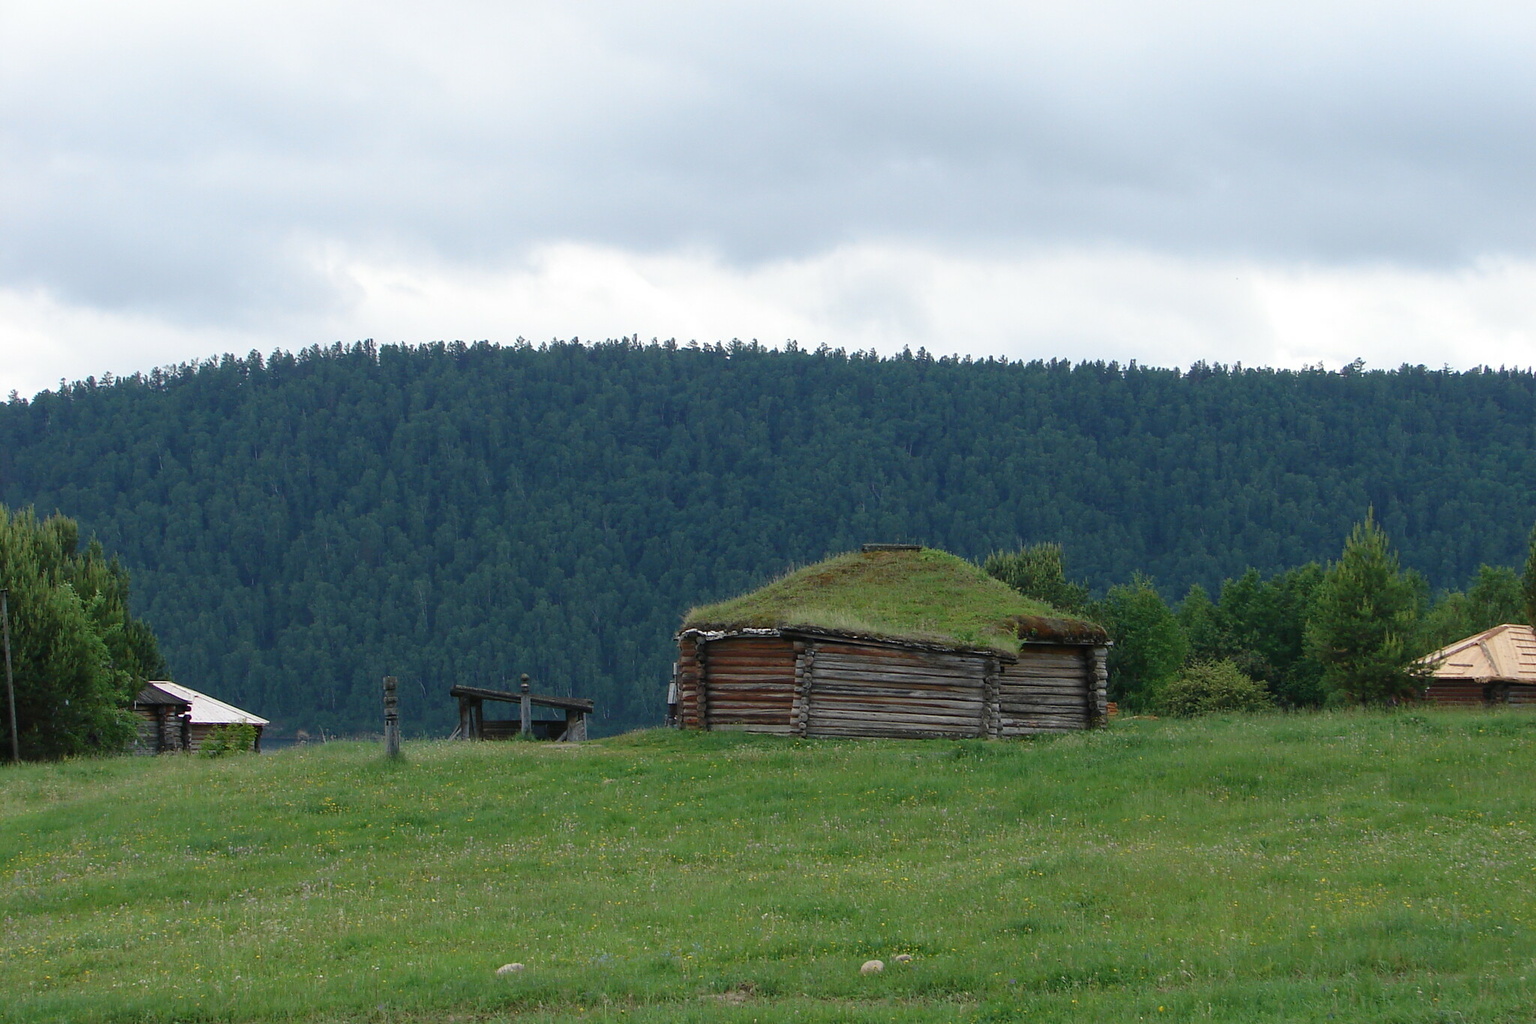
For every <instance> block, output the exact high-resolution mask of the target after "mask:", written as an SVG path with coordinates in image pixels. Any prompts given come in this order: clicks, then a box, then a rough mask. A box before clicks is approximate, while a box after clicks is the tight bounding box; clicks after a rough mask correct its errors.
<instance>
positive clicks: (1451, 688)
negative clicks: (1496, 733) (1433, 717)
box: [1417, 622, 1536, 707]
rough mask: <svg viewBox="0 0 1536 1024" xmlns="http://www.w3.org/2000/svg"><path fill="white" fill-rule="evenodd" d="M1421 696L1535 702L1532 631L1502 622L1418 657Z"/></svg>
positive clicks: (1475, 702) (1445, 700) (1468, 702)
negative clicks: (1423, 675) (1424, 673)
mask: <svg viewBox="0 0 1536 1024" xmlns="http://www.w3.org/2000/svg"><path fill="white" fill-rule="evenodd" d="M1417 664H1418V665H1419V666H1420V667H1421V668H1423V669H1425V670H1426V671H1427V672H1428V678H1427V680H1426V686H1425V687H1424V699H1425V700H1427V701H1429V702H1431V703H1434V704H1442V705H1445V706H1448V707H1456V706H1461V707H1482V706H1484V705H1487V704H1516V705H1519V704H1526V705H1536V631H1533V630H1532V629H1531V627H1530V626H1526V625H1523V624H1519V623H1512V622H1506V623H1504V624H1503V625H1501V626H1494V627H1493V628H1492V629H1486V630H1484V631H1483V632H1481V633H1478V634H1476V635H1475V636H1469V637H1467V638H1466V639H1464V640H1458V641H1456V642H1455V643H1453V644H1448V645H1446V646H1445V647H1442V648H1440V649H1439V650H1438V651H1433V652H1431V653H1429V654H1426V655H1425V656H1424V657H1422V658H1420V659H1419V660H1418V662H1417Z"/></svg>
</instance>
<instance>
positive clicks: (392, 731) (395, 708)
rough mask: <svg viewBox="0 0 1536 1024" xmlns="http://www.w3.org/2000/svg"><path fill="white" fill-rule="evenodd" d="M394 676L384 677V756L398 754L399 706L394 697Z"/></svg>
mask: <svg viewBox="0 0 1536 1024" xmlns="http://www.w3.org/2000/svg"><path fill="white" fill-rule="evenodd" d="M395 687H396V682H395V677H394V676H385V677H384V756H385V757H399V756H400V708H399V704H398V701H397V700H396V697H395Z"/></svg>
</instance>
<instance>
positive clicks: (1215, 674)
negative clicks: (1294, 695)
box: [1159, 661, 1275, 718]
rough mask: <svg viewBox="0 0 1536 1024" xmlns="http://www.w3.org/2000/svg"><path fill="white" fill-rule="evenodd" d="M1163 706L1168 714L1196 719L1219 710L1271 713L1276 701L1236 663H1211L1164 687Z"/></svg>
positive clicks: (1193, 668)
mask: <svg viewBox="0 0 1536 1024" xmlns="http://www.w3.org/2000/svg"><path fill="white" fill-rule="evenodd" d="M1159 703H1160V705H1161V708H1162V710H1163V712H1164V713H1165V714H1169V715H1178V716H1180V717H1183V718H1192V717H1194V716H1195V715H1208V714H1211V713H1213V712H1217V711H1267V710H1269V709H1270V708H1272V707H1274V706H1275V698H1274V697H1272V696H1271V695H1270V693H1269V691H1268V690H1266V689H1265V688H1264V684H1263V683H1258V682H1255V681H1254V680H1252V679H1250V678H1248V677H1247V676H1245V675H1243V673H1242V671H1241V670H1239V669H1238V667H1237V666H1236V665H1235V664H1233V663H1232V662H1230V661H1207V662H1201V663H1199V664H1196V665H1190V666H1188V667H1186V668H1184V669H1183V670H1181V671H1180V672H1179V674H1178V675H1177V676H1175V677H1174V678H1173V680H1172V681H1171V682H1169V683H1168V684H1167V685H1166V686H1165V687H1163V692H1162V694H1161V695H1160V697H1159Z"/></svg>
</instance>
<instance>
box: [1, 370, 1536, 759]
mask: <svg viewBox="0 0 1536 1024" xmlns="http://www.w3.org/2000/svg"><path fill="white" fill-rule="evenodd" d="M1533 495H1536V378H1533V377H1532V375H1531V374H1530V373H1525V372H1505V371H1481V372H1470V373H1454V372H1449V371H1428V370H1425V369H1422V368H1404V369H1402V370H1399V371H1394V372H1374V371H1373V372H1358V371H1356V372H1346V373H1329V372H1324V371H1321V370H1309V371H1302V372H1286V371H1273V370H1238V369H1227V368H1221V367H1205V366H1197V367H1195V368H1194V369H1192V370H1190V371H1188V372H1183V373H1181V372H1178V371H1174V370H1161V369H1146V368H1142V367H1136V366H1134V365H1133V366H1130V367H1121V366H1116V365H1114V364H1108V365H1106V364H1102V363H1086V364H1078V365H1075V366H1074V365H1071V364H1068V363H1065V362H1052V363H1039V362H1035V363H1029V364H1027V365H1026V364H1018V363H1013V364H1007V363H999V362H992V361H985V362H975V361H970V360H956V359H931V358H928V357H927V356H926V355H924V354H921V353H920V354H919V355H917V356H910V355H903V356H901V357H897V358H892V359H885V360H882V359H878V358H876V357H874V356H872V355H870V356H866V355H860V354H854V355H847V354H845V353H843V352H841V351H827V350H821V351H817V352H806V351H798V350H795V351H788V352H775V351H768V350H765V349H762V348H759V347H757V346H755V345H741V344H733V345H729V346H724V347H705V348H692V347H688V348H680V347H676V346H672V345H660V346H658V345H648V346H642V345H638V344H633V343H627V342H622V343H607V344H598V345H586V344H576V343H565V344H552V345H549V346H541V347H537V348H535V347H529V346H526V345H519V346H516V347H508V348H502V347H497V346H493V345H487V344H476V345H469V346H465V345H461V344H453V345H436V346H428V347H422V348H402V347H392V346H383V347H377V348H376V347H375V346H373V345H372V344H363V345H357V346H353V347H351V348H342V347H340V346H335V347H333V348H331V349H329V350H323V349H319V348H311V349H309V350H306V351H302V352H300V353H298V354H297V355H291V354H287V353H277V354H274V355H273V356H272V357H271V358H267V359H264V358H262V357H260V356H258V355H256V354H252V355H251V356H249V357H247V358H244V359H239V358H233V357H225V358H223V359H220V360H216V361H209V362H206V363H202V364H199V365H189V366H182V367H178V368H174V369H171V370H168V371H164V372H161V371H157V372H156V373H154V374H152V375H149V376H142V377H134V378H128V379H118V380H108V381H90V380H88V381H86V382H84V383H78V384H75V385H72V386H69V387H65V388H62V389H61V390H60V392H57V393H54V392H44V393H42V394H40V395H38V396H36V397H35V398H33V399H31V400H30V401H29V400H25V399H17V398H13V399H12V401H11V402H10V403H9V404H8V405H6V406H3V407H0V501H3V502H4V503H6V504H8V505H11V506H13V507H16V506H25V505H35V506H36V508H37V510H38V511H39V512H51V511H54V510H58V511H62V512H64V513H66V514H68V515H71V516H74V517H75V518H77V519H78V520H79V522H80V525H81V528H82V531H83V532H84V533H85V534H87V535H89V534H92V533H94V534H95V535H96V536H98V537H99V538H100V539H101V540H102V542H103V543H104V544H105V545H106V547H107V549H108V550H110V551H114V552H116V553H118V554H119V555H120V556H121V558H122V559H123V561H124V563H125V564H126V565H127V566H128V567H129V568H130V570H131V571H132V573H133V587H134V594H135V598H136V603H137V605H138V608H137V610H138V611H139V612H140V613H141V614H142V615H143V616H144V617H145V618H147V619H148V621H149V622H150V624H151V625H152V626H153V627H154V628H155V630H156V631H157V632H158V634H159V636H160V639H161V645H162V648H163V650H164V653H165V655H166V657H167V659H168V661H169V663H170V665H171V669H172V674H173V676H174V677H175V678H176V679H178V680H180V681H182V682H184V683H186V684H188V685H191V686H194V687H196V688H199V689H206V690H209V691H211V692H214V693H216V694H218V695H220V696H223V697H225V698H227V699H230V700H232V701H234V702H235V703H238V704H241V705H244V706H248V707H250V708H252V709H253V710H257V711H259V712H260V713H262V714H264V715H266V716H267V717H269V718H272V719H274V721H275V723H276V725H277V727H278V728H279V729H282V730H292V729H296V728H306V729H309V730H311V731H313V730H315V729H317V728H326V729H329V730H350V729H355V728H365V727H369V726H372V725H373V724H374V723H375V721H376V720H377V718H378V712H377V707H378V696H377V695H378V686H379V678H380V677H381V676H383V675H384V674H386V673H392V674H395V675H397V676H400V677H401V679H402V687H403V699H402V716H403V718H404V721H405V724H406V726H407V729H408V730H409V731H412V732H419V731H434V732H438V733H446V732H447V731H448V729H450V728H451V727H452V722H453V709H452V706H451V701H450V699H449V698H448V697H447V695H446V691H447V688H448V687H449V686H450V685H451V684H452V683H454V682H465V683H473V684H479V685H498V684H500V683H502V682H503V681H504V680H508V679H512V678H514V677H515V675H516V674H517V673H519V672H525V671H526V672H529V673H530V674H532V675H533V677H534V678H535V680H536V682H535V688H536V689H548V690H552V691H555V692H575V693H577V694H579V695H583V696H591V697H594V698H596V699H597V701H598V706H599V709H600V715H603V716H606V720H605V721H602V722H600V723H599V724H600V726H602V727H603V728H605V730H609V731H611V730H612V729H615V728H618V727H621V726H628V725H635V724H645V723H654V722H657V721H659V719H660V717H661V713H662V708H661V699H662V697H661V695H662V693H663V691H664V686H665V682H666V679H667V677H668V675H669V671H670V664H671V660H672V645H671V635H672V633H673V631H674V629H675V628H676V626H677V624H678V622H679V620H680V618H681V616H682V614H683V613H684V612H685V611H686V610H687V609H688V607H689V606H691V605H694V604H699V603H703V602H706V601H713V600H718V599H721V598H724V597H727V596H730V595H731V594H733V593H736V592H739V591H742V590H745V589H747V588H749V587H753V586H756V585H758V584H760V583H762V582H764V581H765V580H767V579H768V578H770V577H772V576H774V575H776V574H778V573H780V572H782V571H784V570H785V569H787V568H789V567H790V566H792V565H795V564H803V563H805V562H807V561H810V560H813V559H817V558H820V557H822V556H823V555H826V554H828V553H831V552H836V551H841V550H846V549H848V548H851V547H854V546H856V545H857V544H859V543H861V542H863V541H868V540H880V541H895V540H920V541H922V542H924V543H927V544H931V545H934V546H937V547H943V548H947V549H949V550H951V551H954V552H956V553H958V554H962V555H965V556H969V557H979V556H981V555H984V554H986V553H987V552H989V551H991V550H994V549H997V548H1002V547H1013V546H1016V545H1018V544H1019V543H1020V542H1021V541H1041V540H1059V541H1060V542H1061V543H1062V544H1063V545H1064V547H1065V551H1066V557H1067V564H1068V568H1069V571H1071V573H1072V574H1073V575H1074V576H1077V577H1080V578H1082V579H1083V580H1085V581H1086V582H1088V583H1090V584H1091V585H1093V586H1094V587H1095V589H1098V590H1102V589H1103V588H1104V587H1105V586H1107V585H1108V584H1110V583H1113V582H1119V581H1124V580H1126V579H1128V578H1129V577H1130V576H1131V574H1132V573H1133V572H1135V571H1137V570H1141V571H1145V572H1148V573H1150V574H1152V576H1153V577H1154V578H1155V579H1156V581H1157V583H1158V584H1159V586H1160V587H1161V588H1162V589H1163V591H1164V592H1165V594H1167V595H1169V596H1170V597H1176V596H1178V595H1180V594H1182V593H1183V591H1184V589H1185V588H1186V587H1187V586H1188V585H1189V584H1190V583H1193V582H1201V583H1204V584H1206V585H1207V586H1208V587H1212V588H1213V589H1214V587H1215V586H1216V585H1217V584H1218V583H1219V582H1220V581H1221V580H1222V579H1223V578H1225V577H1229V576H1233V575H1236V574H1238V573H1240V572H1241V571H1242V570H1243V569H1244V568H1245V567H1248V566H1254V567H1257V568H1258V569H1260V570H1261V571H1264V572H1266V573H1268V572H1271V571H1274V570H1278V569H1281V568H1285V567H1289V566H1293V565H1296V564H1299V563H1302V562H1305V561H1308V560H1313V559H1317V560H1323V559H1328V558H1332V557H1335V556H1336V555H1337V553H1338V551H1339V548H1340V545H1341V543H1342V540H1343V538H1344V535H1345V534H1346V532H1347V531H1348V529H1349V527H1350V524H1351V523H1353V522H1355V521H1356V520H1358V519H1360V518H1361V517H1362V516H1363V515H1364V513H1365V510H1366V508H1367V506H1369V505H1374V506H1375V509H1376V514H1377V517H1378V520H1379V521H1380V522H1381V523H1382V525H1383V526H1384V527H1385V528H1386V530H1387V532H1388V534H1389V535H1390V536H1391V538H1392V540H1393V541H1394V542H1395V543H1396V544H1397V546H1398V547H1399V549H1400V551H1401V553H1402V556H1403V562H1404V564H1405V565H1407V566H1411V567H1413V568H1416V569H1418V570H1419V571H1421V572H1423V573H1424V574H1425V575H1426V576H1427V577H1428V578H1429V580H1430V582H1431V583H1432V584H1433V585H1435V586H1438V587H1448V586H1459V585H1460V584H1461V583H1462V582H1463V581H1464V580H1465V579H1466V578H1467V576H1468V575H1469V574H1470V573H1471V572H1472V571H1473V570H1474V569H1475V568H1476V567H1477V565H1478V564H1479V563H1482V562H1488V563H1494V564H1504V565H1515V564H1518V563H1520V562H1521V561H1522V560H1523V556H1524V547H1525V539H1526V534H1527V531H1528V530H1529V528H1530V525H1531V521H1532V516H1533V507H1532V504H1533V503H1532V496H1533Z"/></svg>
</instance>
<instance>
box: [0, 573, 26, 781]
mask: <svg viewBox="0 0 1536 1024" xmlns="http://www.w3.org/2000/svg"><path fill="white" fill-rule="evenodd" d="M0 623H4V628H5V699H6V702H7V703H8V704H9V705H10V710H11V761H12V763H14V764H20V763H21V740H19V739H17V730H16V683H15V682H14V681H13V680H12V679H11V592H10V590H9V589H0Z"/></svg>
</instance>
